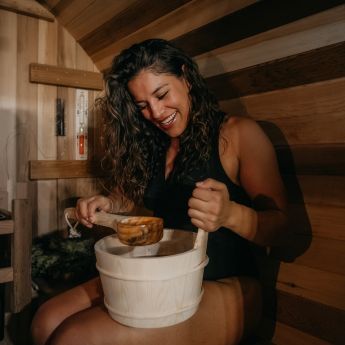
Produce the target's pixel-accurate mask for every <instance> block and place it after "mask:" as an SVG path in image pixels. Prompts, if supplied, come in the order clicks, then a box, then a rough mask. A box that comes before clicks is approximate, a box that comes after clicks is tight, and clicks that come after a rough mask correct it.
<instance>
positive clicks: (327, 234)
mask: <svg viewBox="0 0 345 345" xmlns="http://www.w3.org/2000/svg"><path fill="white" fill-rule="evenodd" d="M289 215H290V216H289V219H290V222H291V229H292V230H293V231H294V233H295V234H297V235H304V236H307V237H309V236H310V237H311V236H313V238H315V237H318V238H320V239H332V240H337V241H345V232H344V229H345V208H344V207H337V206H327V205H313V204H305V205H297V204H292V205H291V204H290V205H289ZM302 238H303V237H301V238H300V239H301V240H302ZM296 240H297V239H296ZM307 242H309V241H307Z"/></svg>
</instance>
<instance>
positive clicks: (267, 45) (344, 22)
mask: <svg viewBox="0 0 345 345" xmlns="http://www.w3.org/2000/svg"><path fill="white" fill-rule="evenodd" d="M344 31H345V6H338V7H336V8H334V9H332V10H329V11H326V12H322V13H319V14H316V15H314V16H311V17H308V18H304V19H303V20H299V21H298V22H293V23H291V24H288V25H285V26H284V27H282V28H277V29H274V30H271V31H269V32H265V33H262V34H260V35H256V36H254V37H249V38H248V39H246V40H243V41H240V42H236V43H232V44H229V45H226V46H224V47H221V48H218V49H215V50H211V51H209V52H207V53H205V54H202V55H200V56H197V57H195V58H194V60H195V61H196V63H197V64H198V66H199V69H200V72H201V74H202V75H203V77H204V78H208V77H212V76H216V75H219V74H224V73H227V72H233V71H238V70H241V69H244V68H247V67H251V66H255V65H259V64H262V63H265V62H269V61H274V60H278V59H281V58H285V57H288V56H293V55H297V54H300V53H304V52H307V51H311V50H314V49H317V48H321V47H325V46H329V45H333V44H336V43H340V42H343V41H344V34H343V32H344ZM244 41H245V42H244Z"/></svg>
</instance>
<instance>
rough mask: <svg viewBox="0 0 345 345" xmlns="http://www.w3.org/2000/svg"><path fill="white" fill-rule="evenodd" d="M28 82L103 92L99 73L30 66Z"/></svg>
mask: <svg viewBox="0 0 345 345" xmlns="http://www.w3.org/2000/svg"><path fill="white" fill-rule="evenodd" d="M30 82H31V83H42V84H48V85H56V86H66V87H74V88H81V89H88V90H103V77H102V74H101V73H97V72H89V71H84V70H77V69H73V68H65V67H58V66H51V65H44V64H37V63H31V64H30Z"/></svg>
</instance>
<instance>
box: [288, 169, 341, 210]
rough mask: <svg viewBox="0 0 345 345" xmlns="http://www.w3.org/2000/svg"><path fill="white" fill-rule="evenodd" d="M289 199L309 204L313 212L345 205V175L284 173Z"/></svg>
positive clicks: (294, 202) (293, 201)
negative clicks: (296, 174)
mask: <svg viewBox="0 0 345 345" xmlns="http://www.w3.org/2000/svg"><path fill="white" fill-rule="evenodd" d="M283 180H284V184H285V187H286V189H287V193H288V199H289V202H290V203H293V204H300V203H302V204H307V205H308V206H310V207H312V208H315V211H313V212H319V211H321V208H322V207H325V209H326V210H327V211H326V212H328V211H330V208H331V207H333V206H334V207H335V208H338V207H345V199H344V190H345V176H335V175H298V176H295V175H283ZM336 212H337V211H336Z"/></svg>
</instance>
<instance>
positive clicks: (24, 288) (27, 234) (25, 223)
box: [11, 199, 32, 313]
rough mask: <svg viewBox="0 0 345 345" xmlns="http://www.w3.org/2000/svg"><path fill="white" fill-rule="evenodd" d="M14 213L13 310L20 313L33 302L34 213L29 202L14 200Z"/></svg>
mask: <svg viewBox="0 0 345 345" xmlns="http://www.w3.org/2000/svg"><path fill="white" fill-rule="evenodd" d="M13 211H14V235H13V236H14V238H13V245H12V267H13V289H12V296H11V310H12V312H14V313H18V312H20V311H21V310H23V308H24V307H25V306H26V305H28V304H29V303H30V302H31V246H32V213H31V206H30V204H29V200H27V199H16V200H14V205H13Z"/></svg>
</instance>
